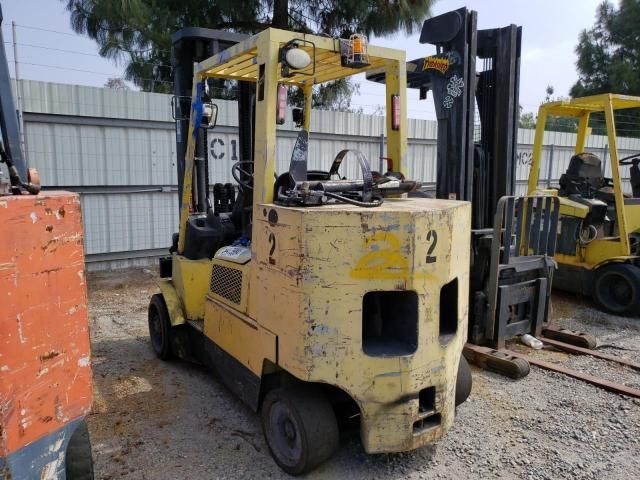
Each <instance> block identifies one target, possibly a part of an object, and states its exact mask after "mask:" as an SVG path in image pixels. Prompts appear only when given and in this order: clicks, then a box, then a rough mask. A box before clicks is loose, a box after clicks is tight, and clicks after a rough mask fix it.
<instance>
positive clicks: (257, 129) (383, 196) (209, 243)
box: [149, 28, 471, 475]
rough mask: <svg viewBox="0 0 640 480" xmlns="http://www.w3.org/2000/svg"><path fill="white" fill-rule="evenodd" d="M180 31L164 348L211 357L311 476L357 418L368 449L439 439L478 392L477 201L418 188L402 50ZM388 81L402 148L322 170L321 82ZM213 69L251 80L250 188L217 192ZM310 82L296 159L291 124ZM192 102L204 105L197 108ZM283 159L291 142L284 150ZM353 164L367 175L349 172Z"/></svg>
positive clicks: (246, 184) (284, 451) (244, 136)
mask: <svg viewBox="0 0 640 480" xmlns="http://www.w3.org/2000/svg"><path fill="white" fill-rule="evenodd" d="M173 41H174V47H173V48H174V71H175V84H176V85H175V87H176V96H175V98H174V102H173V104H174V114H175V117H176V128H177V134H176V137H177V142H178V148H177V155H178V162H177V163H178V171H179V172H180V173H181V177H182V178H181V181H180V182H179V190H180V199H181V201H180V224H179V227H180V228H179V232H178V234H177V235H174V244H173V246H172V255H171V256H169V257H165V258H163V259H162V260H161V262H160V276H161V277H162V278H161V280H160V282H159V287H160V292H161V293H159V294H156V295H154V296H153V297H152V298H151V303H150V306H149V330H150V338H151V344H152V346H153V348H154V350H155V352H156V354H157V355H158V356H159V357H160V358H162V359H166V358H169V357H170V356H172V355H173V356H177V357H181V358H186V359H190V360H195V361H198V362H201V363H203V364H205V365H206V366H208V367H209V368H211V369H212V370H213V371H214V372H216V373H217V375H218V376H219V377H220V379H221V380H222V382H223V383H225V384H226V385H227V386H228V388H229V389H231V390H232V391H233V392H234V393H236V394H237V395H238V396H239V397H240V398H241V399H242V400H244V401H245V402H246V403H247V404H248V405H249V406H250V407H251V408H252V409H254V410H255V411H261V417H262V425H263V431H264V435H265V438H266V442H267V444H268V446H269V449H270V451H271V454H272V456H273V458H274V459H275V461H276V462H277V464H278V465H279V466H280V467H281V468H282V469H283V470H285V471H286V472H288V473H290V474H294V475H297V474H302V473H304V472H308V471H310V470H312V469H313V468H315V467H316V466H317V465H319V464H320V463H322V462H323V461H325V460H326V459H328V458H329V457H330V456H331V455H332V454H333V453H334V451H335V450H336V449H337V447H338V441H339V432H340V429H341V428H343V427H345V426H348V425H350V424H352V422H353V421H354V419H355V420H357V421H359V429H360V435H361V439H362V443H363V446H364V449H365V451H366V452H368V453H381V452H400V451H407V450H411V449H415V448H418V447H421V446H423V445H425V444H428V443H431V442H434V441H436V440H438V439H439V438H441V437H442V436H443V435H444V434H445V432H446V431H447V430H448V429H449V428H450V427H451V425H452V423H453V420H454V416H455V407H456V406H457V405H459V404H460V403H462V402H463V401H464V400H465V399H466V397H467V396H468V394H469V392H470V389H471V376H470V371H469V368H468V365H467V363H466V361H465V360H464V358H463V357H462V355H461V353H462V348H463V344H464V342H465V340H466V338H467V322H466V317H467V313H468V297H467V295H466V292H467V291H468V282H469V238H470V212H471V210H470V205H469V204H468V203H466V202H461V201H454V200H435V199H425V198H407V196H406V195H405V193H407V192H409V191H412V190H414V189H415V188H416V186H417V184H416V182H412V181H409V180H406V179H405V177H404V176H403V174H402V171H403V169H404V167H405V165H404V161H405V157H406V149H407V119H406V72H405V68H406V63H405V54H404V52H403V51H400V50H395V49H389V48H381V47H376V46H370V45H367V42H366V38H364V37H362V36H359V35H355V36H353V37H352V38H350V39H334V38H328V37H322V36H314V35H305V34H300V33H293V32H288V31H283V30H277V29H267V30H264V31H262V32H261V33H259V34H257V35H255V36H252V37H250V38H240V36H238V35H236V34H229V33H226V32H218V31H212V30H205V29H194V28H190V29H183V30H182V31H180V32H177V33H176V34H175V36H174V38H173ZM371 69H384V70H385V72H386V75H387V84H386V99H387V102H386V103H387V112H388V115H387V117H386V132H387V136H388V150H387V157H389V158H391V159H392V162H390V164H392V165H393V166H394V167H395V168H396V169H397V170H395V171H389V172H385V173H381V172H374V171H371V169H370V167H369V162H368V161H367V159H366V158H365V157H364V155H363V154H362V153H361V152H359V151H356V150H343V151H341V152H336V153H337V155H336V156H335V158H332V157H333V155H332V156H331V157H327V167H329V168H327V169H326V170H310V169H308V165H307V156H308V145H309V131H310V127H311V96H312V92H313V87H314V85H318V84H322V83H325V82H330V81H333V80H337V79H340V78H344V77H347V76H350V75H355V74H359V73H362V72H366V71H368V70H371ZM216 79H223V80H234V81H237V92H238V96H239V98H238V107H239V110H238V115H239V140H238V143H239V154H240V158H239V160H238V162H237V163H235V164H234V165H233V169H232V172H231V173H232V175H233V177H234V178H235V179H236V183H237V185H231V184H220V183H217V184H215V185H213V189H212V192H213V194H211V191H210V190H211V189H210V188H209V184H208V183H209V182H208V172H209V167H208V157H207V150H208V149H207V141H206V133H207V129H208V128H211V127H213V126H214V125H215V123H216V117H217V107H216V106H215V104H213V103H212V102H211V100H210V98H211V95H210V94H209V92H210V91H211V88H216V87H215V85H219V84H216V83H215V80H216ZM292 87H295V88H299V89H301V90H302V92H303V93H304V98H305V108H304V109H302V110H297V111H296V114H295V122H296V123H297V124H298V125H299V128H300V130H299V133H298V135H297V139H296V142H295V146H294V147H293V151H290V152H286V154H287V155H289V156H290V158H291V161H290V165H289V169H288V171H284V172H276V158H277V156H278V150H279V147H281V146H282V145H283V144H282V143H280V144H279V143H278V142H277V141H276V125H277V124H281V123H284V121H285V118H286V113H287V109H286V105H287V93H288V89H289V88H292ZM186 112H189V114H188V115H187V113H186ZM280 153H281V152H280ZM347 161H356V162H357V164H358V166H359V172H360V173H359V176H358V178H346V177H345V175H344V173H343V172H344V171H345V169H344V167H343V169H342V172H341V166H342V164H343V163H345V162H347Z"/></svg>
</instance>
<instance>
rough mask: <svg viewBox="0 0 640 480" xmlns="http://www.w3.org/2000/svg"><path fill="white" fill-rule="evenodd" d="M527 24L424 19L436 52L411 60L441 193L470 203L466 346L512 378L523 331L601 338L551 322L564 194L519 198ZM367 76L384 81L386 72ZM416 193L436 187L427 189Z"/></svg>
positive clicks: (569, 338)
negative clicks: (433, 133) (515, 341)
mask: <svg viewBox="0 0 640 480" xmlns="http://www.w3.org/2000/svg"><path fill="white" fill-rule="evenodd" d="M521 38H522V28H521V27H518V26H516V25H510V26H507V27H504V28H493V29H486V30H478V28H477V13H476V12H475V11H472V10H468V9H466V8H461V9H458V10H455V11H451V12H447V13H444V14H442V15H439V16H436V17H433V18H430V19H427V20H425V22H424V24H423V28H422V32H421V35H420V43H424V44H430V45H434V46H435V47H436V54H435V55H431V56H427V57H424V58H419V59H416V60H413V61H411V62H409V63H408V64H407V83H408V86H409V88H415V89H418V90H419V91H420V99H422V100H425V99H427V96H428V92H431V96H432V97H433V101H434V105H435V112H436V118H437V129H438V130H437V132H438V134H437V179H436V187H435V197H436V198H447V199H458V200H467V201H470V202H471V208H472V214H471V222H472V230H471V274H470V283H469V286H470V289H469V292H468V294H469V305H470V307H469V327H468V332H469V336H468V343H467V345H466V346H465V351H464V354H465V356H466V357H467V359H469V361H471V362H472V363H475V364H477V365H478V366H480V367H482V368H486V369H489V370H493V371H495V372H498V373H502V374H504V375H507V376H509V377H511V378H522V377H524V376H526V375H527V374H528V373H529V364H528V362H527V361H526V360H525V359H523V358H519V357H515V356H512V355H510V354H509V353H506V352H503V351H502V350H503V349H504V347H505V342H506V341H507V340H509V339H512V338H514V337H516V336H518V335H523V334H530V335H533V336H535V337H542V336H545V337H547V338H552V339H556V340H562V341H563V342H567V343H571V344H577V345H578V346H582V347H588V346H589V345H591V346H594V345H595V340H594V339H593V337H591V336H590V335H586V334H584V333H580V332H572V331H568V330H560V329H555V328H553V327H552V326H551V325H549V319H550V308H551V298H550V294H551V287H552V280H553V273H554V270H555V261H554V258H553V255H554V252H555V248H556V247H555V245H556V232H557V225H558V214H559V201H558V199H557V198H556V197H553V196H551V195H543V194H531V195H528V196H515V195H514V193H515V178H516V177H515V175H516V172H515V166H516V161H515V159H516V154H517V133H518V113H519V112H518V89H519V83H520V50H521ZM367 78H368V79H369V80H372V81H377V82H384V81H385V76H384V74H383V73H382V72H375V71H374V72H371V73H368V74H367ZM409 195H429V194H428V193H426V194H425V193H424V192H416V193H410V194H409Z"/></svg>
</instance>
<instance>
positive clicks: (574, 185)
mask: <svg viewBox="0 0 640 480" xmlns="http://www.w3.org/2000/svg"><path fill="white" fill-rule="evenodd" d="M604 185H605V180H604V174H603V172H602V162H601V161H600V159H599V158H598V157H597V156H595V155H594V154H593V153H588V152H582V153H578V154H577V155H574V156H573V157H571V160H570V161H569V167H568V168H567V171H566V173H564V174H563V175H562V176H561V177H560V194H561V195H582V196H585V197H591V196H593V194H594V193H595V191H596V190H598V189H600V188H602V187H603V186H604Z"/></svg>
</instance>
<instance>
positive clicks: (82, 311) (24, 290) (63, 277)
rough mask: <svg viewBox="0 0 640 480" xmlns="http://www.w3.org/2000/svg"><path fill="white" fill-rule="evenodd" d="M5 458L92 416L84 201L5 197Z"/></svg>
mask: <svg viewBox="0 0 640 480" xmlns="http://www.w3.org/2000/svg"><path fill="white" fill-rule="evenodd" d="M0 225H1V230H0V458H1V457H6V456H7V455H9V454H11V453H12V452H14V451H16V450H17V449H19V448H21V447H23V446H25V445H28V444H29V443H31V442H34V441H36V440H38V439H40V438H42V437H43V436H45V435H47V434H50V433H51V432H54V431H57V430H59V429H60V428H62V427H64V426H65V425H67V424H69V422H71V421H73V420H75V419H78V418H81V417H84V416H85V415H87V414H88V413H89V410H90V407H91V399H92V385H91V366H90V347H89V327H88V319H87V294H86V283H85V272H84V249H83V242H82V223H81V216H80V200H79V197H78V195H77V194H74V193H68V192H47V193H44V194H40V195H37V196H33V195H16V196H4V197H0Z"/></svg>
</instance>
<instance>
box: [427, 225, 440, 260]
mask: <svg viewBox="0 0 640 480" xmlns="http://www.w3.org/2000/svg"><path fill="white" fill-rule="evenodd" d="M427 242H431V244H430V245H429V249H428V250H427V263H436V256H435V255H431V254H432V253H433V251H434V250H435V249H436V245H437V244H438V234H437V233H436V231H435V230H429V231H428V232H427Z"/></svg>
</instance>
